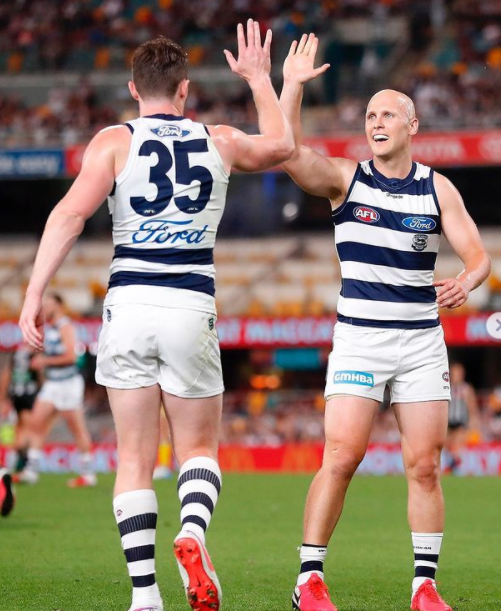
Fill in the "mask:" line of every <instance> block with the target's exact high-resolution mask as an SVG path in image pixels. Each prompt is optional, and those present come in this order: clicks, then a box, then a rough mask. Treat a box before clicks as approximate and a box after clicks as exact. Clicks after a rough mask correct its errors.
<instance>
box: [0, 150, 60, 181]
mask: <svg viewBox="0 0 501 611" xmlns="http://www.w3.org/2000/svg"><path fill="white" fill-rule="evenodd" d="M65 173H66V172H65V164H64V155H63V151H62V150H51V149H47V150H39V151H37V150H3V151H0V177H7V178H15V177H18V176H22V177H42V178H53V177H55V176H64V174H65Z"/></svg>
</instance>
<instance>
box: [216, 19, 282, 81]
mask: <svg viewBox="0 0 501 611" xmlns="http://www.w3.org/2000/svg"><path fill="white" fill-rule="evenodd" d="M271 37H272V34H271V30H268V31H267V32H266V37H265V39H264V44H263V45H261V32H260V29H259V23H258V22H257V21H253V20H252V19H248V20H247V41H246V40H245V34H244V26H243V25H242V24H241V23H239V24H238V26H237V41H238V59H235V58H234V56H233V54H232V53H231V51H228V50H226V49H225V51H224V54H225V56H226V59H227V60H228V64H229V65H230V68H231V70H232V72H234V73H235V74H238V75H239V76H241V77H242V78H243V79H245V80H246V81H251V80H253V79H255V78H258V77H261V76H269V75H270V70H271V59H270V48H271Z"/></svg>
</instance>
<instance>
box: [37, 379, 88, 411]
mask: <svg viewBox="0 0 501 611" xmlns="http://www.w3.org/2000/svg"><path fill="white" fill-rule="evenodd" d="M84 391H85V382H84V379H83V378H82V376H81V375H76V376H73V377H71V378H68V379H67V380H46V381H45V382H44V383H43V385H42V388H41V389H40V392H39V393H38V397H37V399H39V400H40V401H45V402H46V403H52V405H53V406H54V407H55V408H56V409H57V410H59V411H60V412H65V411H71V410H74V409H81V408H82V407H83V403H84Z"/></svg>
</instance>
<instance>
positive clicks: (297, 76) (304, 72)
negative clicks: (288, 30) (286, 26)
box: [283, 34, 330, 84]
mask: <svg viewBox="0 0 501 611" xmlns="http://www.w3.org/2000/svg"><path fill="white" fill-rule="evenodd" d="M317 49H318V38H317V37H316V36H315V34H309V35H306V34H303V35H302V36H301V40H300V41H299V43H298V42H297V40H294V41H293V43H292V45H291V48H290V49H289V54H288V55H287V57H286V58H285V62H284V69H283V72H284V81H285V82H290V81H295V82H296V83H300V84H303V83H307V82H308V81H312V80H313V79H314V78H317V76H319V75H320V74H323V73H324V72H325V71H326V70H328V69H329V68H330V64H324V65H323V66H320V68H314V67H313V64H314V63H315V56H316V54H317Z"/></svg>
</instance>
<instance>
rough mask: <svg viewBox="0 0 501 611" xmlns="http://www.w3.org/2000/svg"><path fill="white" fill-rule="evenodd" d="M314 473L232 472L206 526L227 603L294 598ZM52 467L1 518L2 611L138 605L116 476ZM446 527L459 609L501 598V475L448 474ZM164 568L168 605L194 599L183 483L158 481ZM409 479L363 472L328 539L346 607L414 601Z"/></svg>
mask: <svg viewBox="0 0 501 611" xmlns="http://www.w3.org/2000/svg"><path fill="white" fill-rule="evenodd" d="M310 479H311V478H310V477H305V476H271V475H269V476H266V475H261V476H255V475H226V476H225V478H224V485H223V493H222V495H221V499H220V502H219V505H218V508H217V512H216V514H215V517H214V519H213V522H212V525H211V529H210V532H209V536H208V546H209V549H210V550H211V555H212V559H213V561H214V564H215V566H216V568H217V570H218V574H219V577H220V580H221V582H222V585H223V589H224V601H223V609H225V610H227V611H230V610H235V611H247V610H249V611H281V610H285V609H290V593H291V588H292V586H293V584H294V580H295V576H296V570H297V568H298V554H297V551H296V548H297V546H298V545H299V544H300V542H301V520H302V510H303V503H304V498H305V494H306V491H307V488H308V485H309V482H310ZM65 480H66V478H64V477H61V476H45V477H43V478H42V480H41V482H40V484H38V485H37V486H33V487H22V488H21V487H18V490H17V493H18V503H17V506H16V507H15V509H14V512H13V513H12V515H11V516H10V517H9V518H7V519H2V520H1V521H0V611H57V610H59V611H115V610H116V611H126V610H127V609H128V607H129V604H130V598H129V581H128V577H127V573H126V567H125V559H124V557H123V554H122V551H121V548H120V541H119V537H118V532H117V528H116V526H115V523H114V520H113V515H112V511H111V491H112V478H111V476H106V477H101V480H100V483H99V486H98V487H97V488H96V489H84V490H69V489H67V488H66V485H65ZM444 490H445V496H446V502H447V512H448V515H447V530H446V537H445V538H444V544H443V547H442V555H441V568H440V570H439V573H438V581H439V582H440V583H441V584H442V585H441V588H440V589H441V592H442V594H443V596H444V598H445V599H446V600H447V601H448V602H449V603H450V604H451V605H452V607H453V608H454V609H455V611H499V610H500V609H501V586H500V579H499V575H500V572H501V552H500V550H501V528H500V525H501V518H500V515H501V514H500V500H501V479H493V478H484V479H480V478H479V479H468V478H457V479H454V478H447V479H445V480H444ZM157 493H158V497H159V503H160V515H159V528H158V534H157V576H158V582H159V584H160V588H161V590H162V593H163V596H164V600H165V603H166V605H165V610H166V611H171V610H172V611H173V610H175V611H177V610H180V611H182V610H183V609H184V610H187V609H188V606H187V604H186V601H185V599H184V595H183V592H182V589H181V585H180V579H179V576H178V573H177V568H176V566H175V562H174V558H173V556H172V554H171V542H172V539H173V538H174V536H175V535H176V533H177V529H178V513H179V508H178V501H177V497H176V493H175V482H174V481H173V480H172V481H166V482H159V483H158V484H157ZM405 495H406V485H405V481H404V480H403V479H402V478H398V477H383V478H372V477H357V478H356V479H355V480H354V482H353V484H352V487H351V488H350V491H349V495H348V500H347V504H346V507H345V512H344V515H343V518H342V520H341V522H340V524H339V526H338V529H337V531H336V534H335V536H334V538H333V540H332V542H331V545H330V553H329V557H328V560H327V564H326V579H327V582H328V584H329V585H330V587H331V591H332V593H333V600H334V601H335V602H336V604H337V606H338V607H339V611H393V610H405V609H408V608H409V587H410V580H411V577H412V574H413V573H412V548H411V544H410V535H409V531H408V528H407V524H406V516H405V504H406V503H405Z"/></svg>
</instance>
